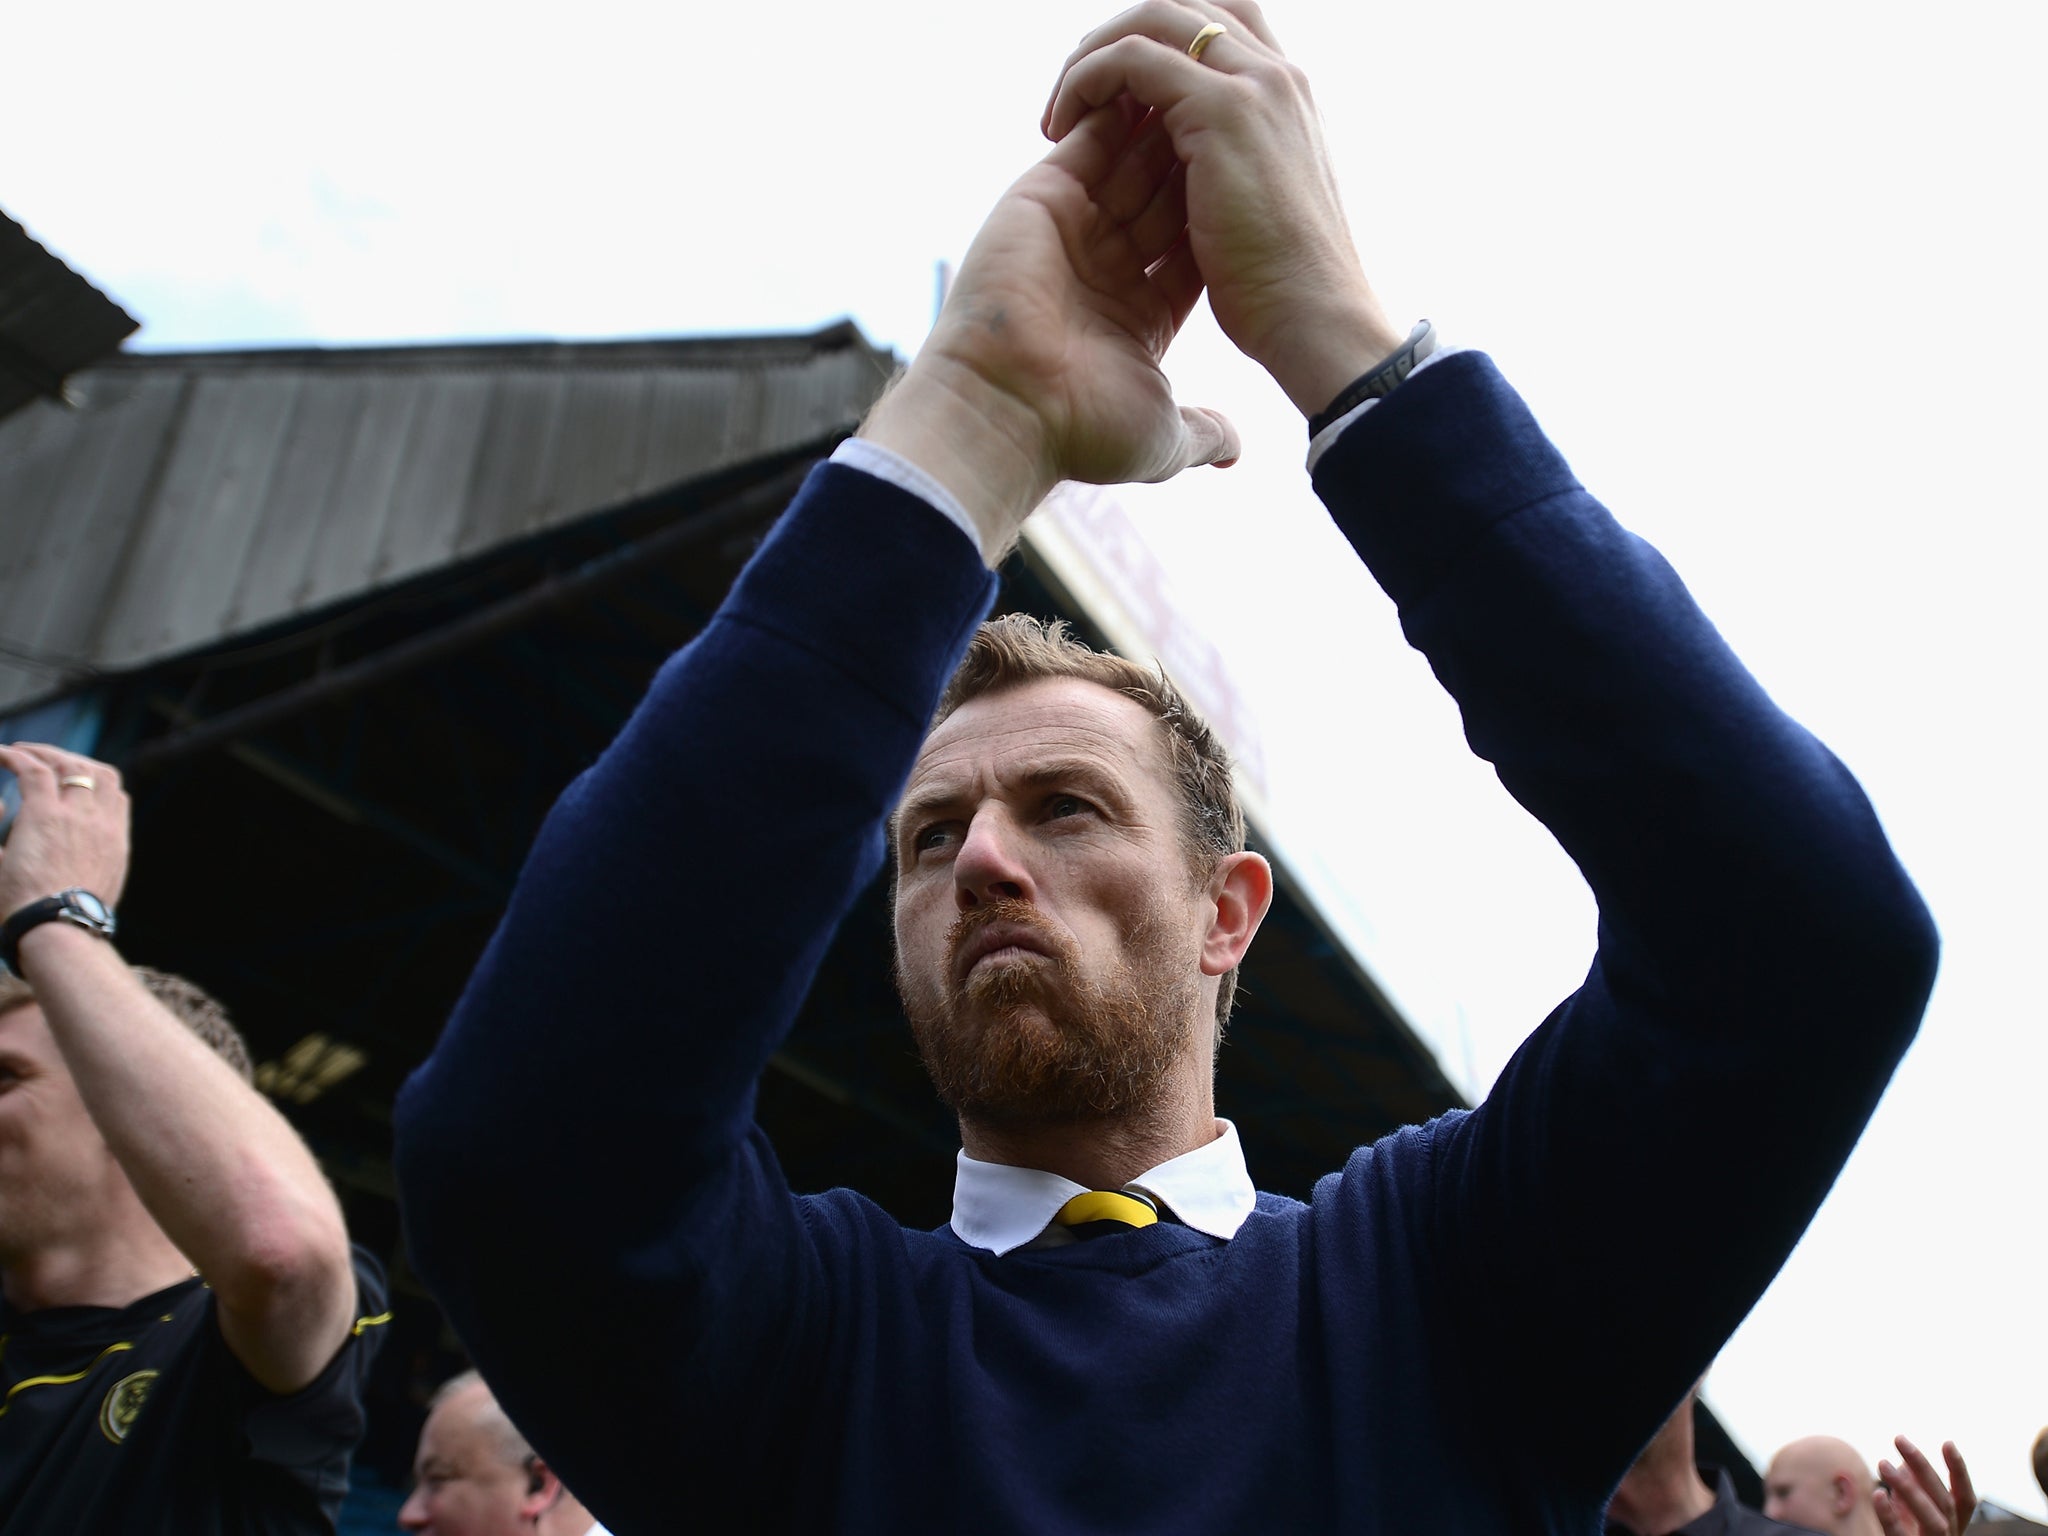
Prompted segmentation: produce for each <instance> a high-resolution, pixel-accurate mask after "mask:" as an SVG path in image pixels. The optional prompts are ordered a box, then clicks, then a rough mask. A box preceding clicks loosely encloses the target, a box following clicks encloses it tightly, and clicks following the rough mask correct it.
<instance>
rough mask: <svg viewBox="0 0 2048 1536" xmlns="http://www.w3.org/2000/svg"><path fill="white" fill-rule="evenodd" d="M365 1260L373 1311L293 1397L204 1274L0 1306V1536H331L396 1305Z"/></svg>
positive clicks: (360, 1292) (360, 1311) (361, 1277)
mask: <svg viewBox="0 0 2048 1536" xmlns="http://www.w3.org/2000/svg"><path fill="white" fill-rule="evenodd" d="M354 1261H355V1272H356V1286H357V1297H358V1300H357V1317H358V1319H359V1320H358V1322H357V1323H356V1325H355V1327H354V1329H353V1330H352V1331H351V1332H350V1334H349V1337H348V1339H347V1341H346V1342H345V1343H344V1344H343V1345H342V1347H341V1350H340V1351H339V1353H337V1354H336V1355H335V1357H334V1359H333V1360H332V1361H331V1362H330V1363H329V1364H328V1366H327V1369H326V1370H324V1371H323V1372H321V1374H320V1376H319V1377H318V1378H317V1379H316V1380H314V1381H313V1382H312V1383H311V1384H310V1385H308V1386H306V1387H305V1388H304V1389H303V1390H301V1391H298V1392H294V1393H292V1394H291V1395H289V1396H286V1397H279V1396H277V1395H276V1394H275V1393H272V1392H270V1391H267V1390H266V1389H265V1388H263V1387H262V1386H260V1385H259V1384H258V1383H257V1382H256V1381H255V1380H254V1379H253V1378H252V1377H251V1376H250V1375H249V1373H248V1371H246V1370H245V1369H244V1368H243V1366H242V1363H241V1362H240V1361H239V1360H237V1359H236V1358H235V1356H234V1354H233V1352H232V1351H231V1350H229V1348H228V1346H227V1341H226V1340H225V1339H224V1338H222V1337H221V1331H220V1324H219V1321H218V1319H217V1317H216V1316H215V1307H214V1298H213V1292H212V1291H210V1290H208V1289H207V1287H206V1285H205V1284H204V1283H203V1282H202V1281H201V1280H199V1279H198V1278H197V1277H194V1278H193V1279H190V1280H186V1281H182V1282H180V1283H179V1284H177V1285H174V1286H171V1287H169V1288H168V1289H166V1290H161V1291H157V1292H155V1293H154V1294H152V1295H149V1296H144V1297H143V1298H141V1299H140V1300H139V1301H136V1302H133V1303H131V1304H130V1305H128V1306H125V1307H50V1308H46V1309H44V1310H42V1311H38V1312H25V1313H16V1312H12V1311H9V1310H8V1309H7V1308H6V1307H5V1305H4V1303H0V1394H4V1402H0V1532H5V1533H7V1536H31V1533H41V1532H53V1533H54V1532H65V1533H70V1532H92V1533H94V1536H100V1533H109V1536H113V1533H124V1536H125V1533H128V1532H135V1533H138V1536H139V1533H144V1532H149V1533H154V1532H176V1533H178V1536H187V1533H191V1536H302V1533H320V1536H326V1533H331V1532H332V1531H333V1530H334V1521H335V1512H336V1511H337V1510H338V1509H339V1507H340V1505H341V1498H342V1494H343V1493H344V1492H345V1491H346V1490H347V1487H348V1463H349V1456H350V1454H351V1453H352V1452H353V1451H354V1450H355V1446H356V1442H357V1441H358V1440H359V1439H361V1438H362V1433H363V1381H364V1378H365V1377H366V1376H367V1374H368V1372H369V1366H370V1360H371V1358H372V1356H373V1355H374V1354H375V1353H376V1349H377V1346H378V1344H379V1343H380V1342H381V1341H382V1339H383V1335H384V1329H383V1328H382V1326H381V1325H382V1324H383V1323H384V1322H385V1321H387V1320H388V1318H389V1316H390V1314H389V1313H388V1312H387V1311H386V1310H385V1290H384V1274H383V1270H382V1268H381V1267H380V1266H379V1265H378V1263H377V1261H376V1260H375V1259H374V1258H372V1257H371V1256H370V1255H369V1254H368V1253H366V1252H364V1251H363V1250H362V1249H361V1248H357V1249H356V1250H355V1252H354Z"/></svg>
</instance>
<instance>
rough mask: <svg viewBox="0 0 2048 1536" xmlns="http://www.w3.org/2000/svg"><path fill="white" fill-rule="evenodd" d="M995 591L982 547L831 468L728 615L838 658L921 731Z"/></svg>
mask: <svg viewBox="0 0 2048 1536" xmlns="http://www.w3.org/2000/svg"><path fill="white" fill-rule="evenodd" d="M995 592H996V578H995V574H994V573H993V572H991V571H990V570H989V569H988V568H987V567H985V566H984V565H983V564H982V563H981V558H980V553H979V551H978V550H977V548H976V547H975V546H974V545H973V544H972V543H971V542H969V541H968V540H967V539H964V538H962V537H961V535H960V531H959V529H958V528H956V527H955V526H954V525H953V523H952V522H951V521H950V520H948V519H947V518H946V517H945V516H944V515H943V514H941V513H940V512H938V511H937V510H935V509H934V508H933V506H932V505H931V503H930V502H928V501H925V500H924V499H923V498H922V497H920V496H917V495H915V494H913V493H912V492H910V491H906V490H904V489H903V488H902V487H901V486H898V485H895V484H893V483H891V482H890V481H887V480H881V479H877V478H876V477H875V476H873V475H870V474H867V473H865V472H863V471H861V470H858V469H849V468H847V467H846V466H845V465H843V464H833V463H825V464H820V465H819V466H818V467H817V468H815V469H813V470H812V471H811V473H810V475H809V477H808V478H807V479H806V480H805V481H804V484H803V488H802V489H801V490H799V491H798V492H797V494H796V497H795V499H794V500H792V501H791V502H790V505H789V510H788V511H787V512H785V513H784V514H783V515H782V519H781V521H779V522H778V523H777V524H776V525H775V529H774V531H773V532H772V533H770V534H769V536H768V539H767V541H766V542H765V543H764V544H763V545H762V546H761V549H760V552H759V553H758V554H756V555H755V557H754V558H753V559H752V560H751V561H749V562H748V564H747V568H746V570H744V571H743V572H741V574H740V579H739V581H738V582H737V583H736V584H735V585H734V587H733V591H732V596H731V598H730V599H729V600H728V602H727V604H726V606H725V609H724V616H725V617H726V618H728V619H730V620H732V621H734V622H738V623H743V624H750V625H752V626H754V627H756V628H758V629H763V630H767V631H770V632H772V633H774V634H777V635H781V636H782V637H784V638H785V639H787V640H790V641H792V642H793V643H795V644H798V645H801V646H803V647H805V648H806V649H808V650H810V651H812V652H813V653H814V654H816V655H819V656H822V657H824V658H826V659H828V660H829V661H831V662H832V663H833V664H834V665H836V666H837V667H839V668H840V669H841V670H842V671H845V672H847V673H849V674H850V675H852V676H853V677H854V678H856V679H858V680H859V681H861V682H862V683H865V684H866V685H867V686H868V687H869V688H871V689H872V690H873V691H874V692H875V693H876V694H878V695H879V696H881V697H882V698H884V699H886V700H888V701H889V702H891V703H893V704H894V705H895V706H896V707H897V708H899V709H901V710H902V711H904V713H905V714H907V715H908V716H910V717H911V718H912V719H913V720H914V721H915V722H916V723H917V724H918V725H920V726H922V725H923V723H924V722H925V721H926V720H928V719H929V718H930V717H931V711H932V709H933V707H934V706H935V705H936V704H937V702H938V697H939V694H940V692H941V690H943V689H944V687H945V685H946V681H947V679H948V678H950V677H951V676H952V675H953V668H954V667H955V666H956V665H957V664H958V663H959V659H960V656H961V654H962V652H963V651H965V649H966V646H967V640H968V637H969V636H970V635H971V634H972V632H973V630H974V627H975V626H976V625H977V624H979V623H980V622H981V619H982V616H983V615H984V614H986V613H987V612H988V609H989V606H990V604H992V603H993V602H994V600H995Z"/></svg>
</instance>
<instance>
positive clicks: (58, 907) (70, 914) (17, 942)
mask: <svg viewBox="0 0 2048 1536" xmlns="http://www.w3.org/2000/svg"><path fill="white" fill-rule="evenodd" d="M79 896H89V897H91V898H92V903H93V905H94V906H95V907H98V908H99V909H100V910H101V911H102V912H105V913H106V917H105V918H104V919H101V918H98V917H95V916H93V915H92V914H91V913H90V912H88V911H87V910H86V909H85V908H84V907H83V906H81V905H80V904H79V903H78V902H77V901H76V900H75V899H74V898H76V897H79ZM59 919H61V920H63V921H65V922H68V923H75V924H76V925H77V926H78V927H80V928H83V929H85V931H86V932H88V933H96V934H98V935H99V936H100V937H101V938H103V939H111V938H112V937H113V936H114V928H115V922H114V913H113V909H112V908H110V907H108V906H107V904H106V903H105V902H103V901H101V900H100V899H99V898H98V897H97V896H93V895H92V893H91V892H90V891H88V890H85V889H84V888H83V887H80V886H73V887H72V888H71V889H70V890H68V891H60V892H58V893H57V894H56V895H55V896H45V897H44V898H43V899H42V900H41V901H32V902H30V903H29V904H28V905H27V906H25V907H22V908H20V909H19V910H17V911H15V912H13V913H11V914H9V916H8V918H7V920H6V921H5V922H0V965H4V966H6V967H7V969H8V970H10V971H12V972H13V973H14V974H15V975H17V976H19V975H20V974H21V940H22V937H23V935H25V934H27V933H29V932H30V931H31V930H33V929H36V928H40V927H42V925H43V924H44V923H49V922H56V921H58V920H59Z"/></svg>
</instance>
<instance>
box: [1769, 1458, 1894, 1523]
mask: <svg viewBox="0 0 2048 1536" xmlns="http://www.w3.org/2000/svg"><path fill="white" fill-rule="evenodd" d="M1876 1486H1877V1480H1876V1479H1875V1478H1874V1477H1872V1476H1871V1475H1870V1468H1869V1467H1868V1466H1867V1465H1866V1464H1865V1463H1864V1460H1863V1458H1862V1457H1861V1456H1859V1455H1857V1454H1856V1448H1855V1447H1854V1446H1852V1445H1851V1444H1849V1442H1848V1441H1846V1440H1837V1439H1835V1438H1834V1437H1832V1436H1830V1435H1809V1436H1808V1437H1807V1438H1806V1439H1804V1440H1794V1441H1793V1442H1792V1443H1791V1444H1790V1445H1788V1446H1786V1447H1785V1448H1784V1449H1783V1450H1782V1451H1780V1452H1778V1454H1777V1455H1775V1456H1773V1457H1772V1458H1771V1466H1770V1470H1769V1471H1768V1472H1766V1473H1765V1474H1764V1513H1765V1514H1766V1515H1768V1516H1770V1518H1771V1519H1773V1520H1782V1521H1784V1522H1785V1523H1786V1524H1787V1525H1803V1526H1805V1527H1806V1528H1807V1529H1808V1530H1813V1531H1824V1532H1826V1533H1827V1536H1878V1532H1879V1531H1880V1530H1881V1529H1882V1528H1881V1527H1880V1526H1879V1525H1878V1523H1877V1511H1876V1510H1875V1509H1873V1508H1872V1507H1871V1503H1870V1494H1871V1490H1872V1489H1874V1488H1875V1487H1876Z"/></svg>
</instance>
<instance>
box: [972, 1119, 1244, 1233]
mask: <svg viewBox="0 0 2048 1536" xmlns="http://www.w3.org/2000/svg"><path fill="white" fill-rule="evenodd" d="M1124 1188H1126V1189H1134V1190H1137V1191H1138V1192H1139V1193H1141V1194H1144V1195H1149V1196H1150V1197H1151V1198H1152V1199H1153V1201H1155V1202H1156V1203H1157V1204H1159V1205H1162V1206H1164V1207H1165V1208H1166V1209H1167V1210H1169V1211H1171V1212H1173V1214H1174V1216H1175V1217H1176V1218H1177V1219H1178V1220H1179V1221H1180V1222H1181V1224H1182V1225H1184V1226H1189V1227H1193V1228H1194V1229H1195V1230H1196V1231H1197V1232H1206V1233H1207V1234H1208V1235H1209V1236H1211V1237H1220V1238H1222V1239H1223V1240H1224V1241H1226V1242H1228V1241H1229V1240H1230V1239H1231V1238H1233V1237H1235V1236H1237V1229H1238V1228H1239V1227H1241V1226H1243V1225H1244V1222H1245V1218H1246V1217H1247V1216H1249V1215H1251V1213H1252V1206H1253V1205H1254V1204H1255V1203H1256V1202H1257V1199H1258V1194H1257V1191H1256V1190H1254V1189H1253V1188H1252V1176H1251V1173H1250V1172H1249V1170H1247V1169H1246V1167H1245V1165H1244V1148H1243V1146H1242V1145H1241V1144H1240V1143H1239V1142H1238V1139H1237V1127H1236V1126H1234V1125H1232V1124H1231V1123H1230V1122H1229V1121H1228V1120H1218V1121H1217V1122H1216V1139H1215V1140H1214V1141H1211V1142H1209V1143H1207V1144H1206V1145H1204V1146H1199V1147H1197V1148H1195V1150H1194V1151H1192V1152H1183V1153H1182V1154H1181V1155H1180V1156H1179V1157H1175V1158H1170V1159H1168V1160H1167V1161H1166V1162H1163V1163H1161V1164H1160V1165H1159V1166H1158V1167H1157V1168H1153V1169H1149V1170H1147V1171H1146V1172H1144V1173H1141V1174H1139V1175H1138V1176H1137V1177H1136V1178H1135V1179H1133V1180H1131V1182H1130V1183H1128V1184H1126V1185H1125V1186H1124ZM1087 1192H1088V1191H1087V1186H1085V1185H1082V1184H1076V1183H1075V1182H1074V1181H1073V1180H1072V1179H1063V1178H1061V1177H1060V1176H1059V1175H1058V1174H1056V1173H1042V1172H1040V1171H1039V1170H1038V1169H1036V1168H1012V1167H1010V1166H1009V1165H1008V1164H1006V1163H984V1162H981V1161H980V1160H979V1159H977V1158H972V1157H969V1156H968V1155H967V1153H966V1152H965V1151H962V1152H961V1154H960V1158H959V1164H958V1168H957V1170H956V1171H955V1173H954V1175H953V1222H952V1226H953V1232H954V1234H955V1235H956V1236H957V1237H959V1239H960V1241H962V1242H963V1243H966V1244H967V1245H968V1246H969V1247H971V1248H986V1249H988V1250H989V1252H991V1253H996V1254H1003V1253H1009V1252H1011V1251H1012V1250H1014V1249H1018V1248H1023V1247H1026V1246H1027V1245H1029V1246H1044V1245H1041V1244H1038V1242H1037V1240H1038V1239H1039V1238H1041V1237H1044V1236H1046V1235H1047V1229H1048V1228H1049V1227H1050V1226H1051V1225H1052V1219H1053V1216H1054V1215H1055V1214H1057V1212H1058V1211H1059V1208H1060V1207H1061V1206H1063V1205H1065V1204H1066V1203H1067V1202H1068V1201H1069V1200H1071V1199H1073V1198H1074V1196H1076V1195H1082V1194H1086V1193H1087ZM1060 1236H1063V1237H1069V1240H1071V1237H1070V1235H1069V1234H1067V1233H1066V1232H1065V1231H1064V1229H1061V1232H1060ZM1057 1240H1058V1239H1057V1238H1054V1241H1057Z"/></svg>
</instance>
